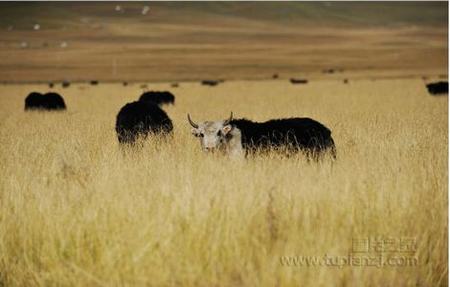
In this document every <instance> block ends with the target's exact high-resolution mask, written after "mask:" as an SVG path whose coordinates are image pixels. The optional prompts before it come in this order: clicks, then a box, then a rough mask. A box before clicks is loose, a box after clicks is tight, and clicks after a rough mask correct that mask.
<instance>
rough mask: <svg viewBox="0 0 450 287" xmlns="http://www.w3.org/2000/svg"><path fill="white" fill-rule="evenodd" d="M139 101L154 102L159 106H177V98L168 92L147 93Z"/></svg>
mask: <svg viewBox="0 0 450 287" xmlns="http://www.w3.org/2000/svg"><path fill="white" fill-rule="evenodd" d="M139 101H144V102H152V103H155V104H157V105H163V104H175V96H174V95H173V94H172V93H171V92H168V91H163V92H160V91H147V92H144V93H143V94H142V95H141V96H140V98H139Z"/></svg>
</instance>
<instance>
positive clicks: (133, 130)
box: [116, 101, 173, 144]
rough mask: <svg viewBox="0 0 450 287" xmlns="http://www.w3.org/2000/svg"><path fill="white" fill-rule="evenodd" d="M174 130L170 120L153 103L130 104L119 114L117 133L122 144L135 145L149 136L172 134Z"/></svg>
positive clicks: (139, 102) (138, 102)
mask: <svg viewBox="0 0 450 287" xmlns="http://www.w3.org/2000/svg"><path fill="white" fill-rule="evenodd" d="M172 130H173V125H172V121H171V120H170V118H169V117H168V116H167V114H166V113H165V112H164V111H163V110H162V109H161V108H160V107H158V105H156V104H154V103H152V102H143V101H137V102H132V103H128V104H126V105H125V106H123V107H122V109H120V111H119V113H118V114H117V119H116V132H117V138H118V140H119V143H121V144H125V143H127V144H133V143H135V142H136V140H137V139H138V138H139V137H144V138H145V137H146V136H147V135H149V134H160V135H166V134H170V133H171V132H172Z"/></svg>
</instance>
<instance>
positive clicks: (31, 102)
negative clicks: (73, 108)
mask: <svg viewBox="0 0 450 287" xmlns="http://www.w3.org/2000/svg"><path fill="white" fill-rule="evenodd" d="M65 109H66V104H65V103H64V99H63V98H62V97H61V95H59V94H57V93H46V94H44V95H43V94H41V93H37V92H32V93H30V94H29V95H28V96H27V97H26V99H25V110H65Z"/></svg>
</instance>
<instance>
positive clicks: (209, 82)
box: [201, 80, 223, 87]
mask: <svg viewBox="0 0 450 287" xmlns="http://www.w3.org/2000/svg"><path fill="white" fill-rule="evenodd" d="M220 82H223V81H220V80H219V81H216V80H203V81H202V82H201V83H202V85H204V86H211V87H213V86H217V85H218V84H219V83H220Z"/></svg>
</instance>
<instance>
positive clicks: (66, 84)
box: [62, 81, 70, 88]
mask: <svg viewBox="0 0 450 287" xmlns="http://www.w3.org/2000/svg"><path fill="white" fill-rule="evenodd" d="M62 87H63V88H68V87H70V82H69V81H63V82H62Z"/></svg>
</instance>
